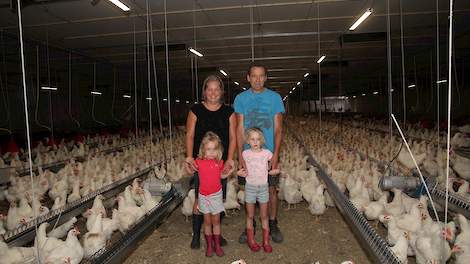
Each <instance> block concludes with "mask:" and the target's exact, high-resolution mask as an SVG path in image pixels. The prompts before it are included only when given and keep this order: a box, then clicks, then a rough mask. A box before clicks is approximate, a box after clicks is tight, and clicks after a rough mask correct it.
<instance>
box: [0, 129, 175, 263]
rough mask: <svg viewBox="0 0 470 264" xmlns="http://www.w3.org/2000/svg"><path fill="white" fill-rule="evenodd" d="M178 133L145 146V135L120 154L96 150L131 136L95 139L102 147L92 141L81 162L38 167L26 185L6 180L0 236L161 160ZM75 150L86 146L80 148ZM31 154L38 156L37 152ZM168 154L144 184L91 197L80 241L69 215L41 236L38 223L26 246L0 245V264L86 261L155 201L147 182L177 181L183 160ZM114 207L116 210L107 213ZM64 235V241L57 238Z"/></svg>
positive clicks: (23, 181) (42, 230)
mask: <svg viewBox="0 0 470 264" xmlns="http://www.w3.org/2000/svg"><path fill="white" fill-rule="evenodd" d="M183 135H184V134H183V133H176V135H174V137H173V142H170V140H169V139H167V138H166V139H162V140H160V142H158V143H153V142H150V140H149V137H147V136H144V137H142V140H141V143H138V144H136V145H129V146H128V147H125V148H123V149H122V151H121V152H119V151H116V152H113V153H110V154H104V153H103V152H99V150H100V149H105V148H108V147H109V146H110V145H111V146H114V145H117V146H121V145H122V143H126V142H128V143H131V142H132V138H129V139H118V137H117V136H113V137H112V138H113V139H112V140H111V141H110V140H104V139H102V140H100V141H101V142H103V143H102V144H103V145H101V143H98V147H97V148H94V149H95V150H94V151H90V152H89V153H88V154H87V159H86V160H85V161H84V162H77V161H74V159H71V160H70V162H68V163H67V164H65V166H64V168H62V169H61V170H59V171H58V172H57V173H53V172H51V171H49V170H44V171H43V170H42V169H41V168H40V167H39V169H38V175H34V176H33V178H34V181H33V182H34V184H31V182H30V180H31V179H30V177H19V176H11V177H10V186H9V187H8V189H6V190H2V191H1V192H0V198H1V200H6V201H8V202H9V203H10V207H9V210H8V214H7V215H4V214H2V215H1V216H0V234H1V235H9V233H8V232H12V231H14V230H16V229H17V228H19V227H21V226H23V225H26V224H28V222H30V221H31V220H33V219H34V218H35V217H38V216H43V215H45V214H48V213H49V211H52V210H56V209H60V208H63V207H64V206H66V205H67V204H68V203H71V202H74V201H76V200H79V199H81V197H83V196H85V195H87V194H90V193H92V192H94V191H98V190H99V189H100V188H102V187H104V186H107V185H110V184H112V183H114V182H116V181H118V180H120V179H124V178H126V177H128V176H130V175H132V174H134V173H136V172H138V171H140V170H143V169H146V168H148V167H150V166H151V165H152V164H155V163H156V162H157V161H162V160H164V158H165V155H164V153H167V154H169V153H168V149H169V146H170V145H172V143H173V144H174V143H176V144H178V145H181V143H182V142H183V138H184V137H183ZM105 142H111V143H105ZM79 149H82V150H84V149H88V147H86V146H85V145H82V144H80V147H79ZM178 151H179V152H178ZM37 153H38V155H44V153H43V152H37ZM174 153H177V154H179V155H175V156H176V158H171V159H170V160H169V161H167V162H166V163H165V162H164V163H162V165H161V167H158V166H156V167H155V168H154V170H153V172H154V173H150V174H149V175H150V176H149V177H147V180H146V181H145V182H144V184H142V182H141V180H140V179H139V178H135V179H134V181H133V183H132V185H129V186H127V187H126V188H125V191H124V192H123V193H121V194H120V195H118V196H117V197H115V198H114V199H109V200H105V199H104V197H103V196H102V195H97V196H96V197H95V199H94V201H93V206H92V207H91V208H90V209H88V210H87V211H86V212H84V213H83V214H82V216H83V219H86V230H87V232H86V233H85V234H84V235H82V236H81V239H80V240H81V241H79V240H78V237H77V236H78V235H79V234H80V231H79V230H78V227H76V226H75V227H74V225H75V224H78V223H77V218H75V217H74V218H71V219H70V220H68V221H67V222H66V223H64V224H62V225H61V226H58V227H56V228H54V229H53V230H52V231H50V232H48V233H47V234H46V228H47V227H48V223H43V224H41V225H40V226H39V227H38V229H37V234H36V238H35V241H34V245H33V246H32V247H11V248H9V247H8V246H7V244H6V243H5V242H3V241H0V263H36V260H37V259H39V260H40V261H41V263H80V261H81V260H82V259H83V258H89V257H91V256H92V255H93V254H95V253H96V252H98V251H100V250H101V249H103V248H105V246H106V244H107V243H109V240H110V239H111V236H112V234H113V232H115V231H120V232H121V233H125V232H127V230H129V228H131V227H132V226H133V225H134V224H135V223H136V222H137V221H139V219H141V218H142V217H143V216H144V215H145V214H146V213H147V212H148V211H150V210H152V209H153V208H154V207H155V206H156V205H157V203H158V202H159V200H160V199H161V197H159V196H152V194H151V193H150V191H149V190H148V187H147V186H150V185H151V183H152V182H155V181H162V179H163V178H165V177H166V176H168V177H167V178H169V179H170V180H178V179H179V178H181V177H182V176H183V175H184V173H181V172H182V171H183V170H182V168H183V167H182V162H180V160H182V158H183V156H182V155H181V153H182V152H181V150H180V149H176V152H174ZM80 154H83V153H80ZM175 159H178V161H175ZM13 160H16V159H13ZM13 160H12V161H13ZM170 175H171V176H170ZM163 181H164V182H165V181H166V179H165V180H163ZM163 186H164V189H166V190H167V191H168V190H169V188H171V184H170V183H164V184H163ZM44 198H50V199H51V200H52V201H54V204H53V205H52V207H51V208H48V207H47V206H46V205H45V204H43V203H42V201H43V199H44ZM115 203H117V208H115V209H113V208H114V204H115ZM105 205H106V207H105ZM106 208H108V209H109V211H111V212H112V213H111V215H108V214H107V210H106ZM82 231H83V230H82ZM65 236H66V239H65V241H64V240H62V239H61V238H63V237H65Z"/></svg>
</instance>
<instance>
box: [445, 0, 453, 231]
mask: <svg viewBox="0 0 470 264" xmlns="http://www.w3.org/2000/svg"><path fill="white" fill-rule="evenodd" d="M453 16H454V1H453V0H449V45H448V47H449V56H448V65H449V70H448V72H447V75H448V76H447V78H448V79H447V85H448V88H447V162H446V203H445V214H444V224H447V215H448V209H449V208H448V206H449V161H450V121H451V120H450V117H451V109H452V50H453V43H452V34H453V19H454V18H453Z"/></svg>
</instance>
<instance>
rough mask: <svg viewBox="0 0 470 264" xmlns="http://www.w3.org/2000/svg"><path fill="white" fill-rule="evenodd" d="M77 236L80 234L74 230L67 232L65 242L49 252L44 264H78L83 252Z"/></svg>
mask: <svg viewBox="0 0 470 264" xmlns="http://www.w3.org/2000/svg"><path fill="white" fill-rule="evenodd" d="M79 234H80V232H79V231H78V229H76V228H73V229H71V230H69V231H68V234H67V239H66V240H65V242H64V243H62V244H60V245H59V246H58V247H56V248H54V249H53V250H51V251H50V252H49V254H48V255H47V257H46V260H45V262H44V263H67V264H78V263H80V262H81V261H82V259H83V255H84V251H83V248H82V245H81V244H80V241H78V238H77V236H78V235H79Z"/></svg>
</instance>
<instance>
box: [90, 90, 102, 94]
mask: <svg viewBox="0 0 470 264" xmlns="http://www.w3.org/2000/svg"><path fill="white" fill-rule="evenodd" d="M91 94H94V95H101V93H100V92H95V91H92V92H91Z"/></svg>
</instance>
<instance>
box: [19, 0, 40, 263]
mask: <svg viewBox="0 0 470 264" xmlns="http://www.w3.org/2000/svg"><path fill="white" fill-rule="evenodd" d="M20 2H21V0H17V3H18V26H19V30H20V51H21V74H22V80H23V96H24V100H23V102H24V114H25V123H26V139H27V144H28V164H29V176H30V179H31V192H32V198H33V201H36V191H35V188H34V186H35V185H34V176H33V158H32V156H31V132H30V130H29V114H28V113H29V112H28V111H29V110H28V95H27V93H26V69H25V59H24V47H23V22H22V18H21V3H20ZM33 217H34V219H36V218H37V213H36V210H33ZM34 229H35V231H36V234H37V233H38V232H37V231H38V225H37V221H34ZM36 254H37V255H36V256H39V248H37V247H36ZM36 262H37V263H38V264H40V261H39V258H36Z"/></svg>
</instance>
